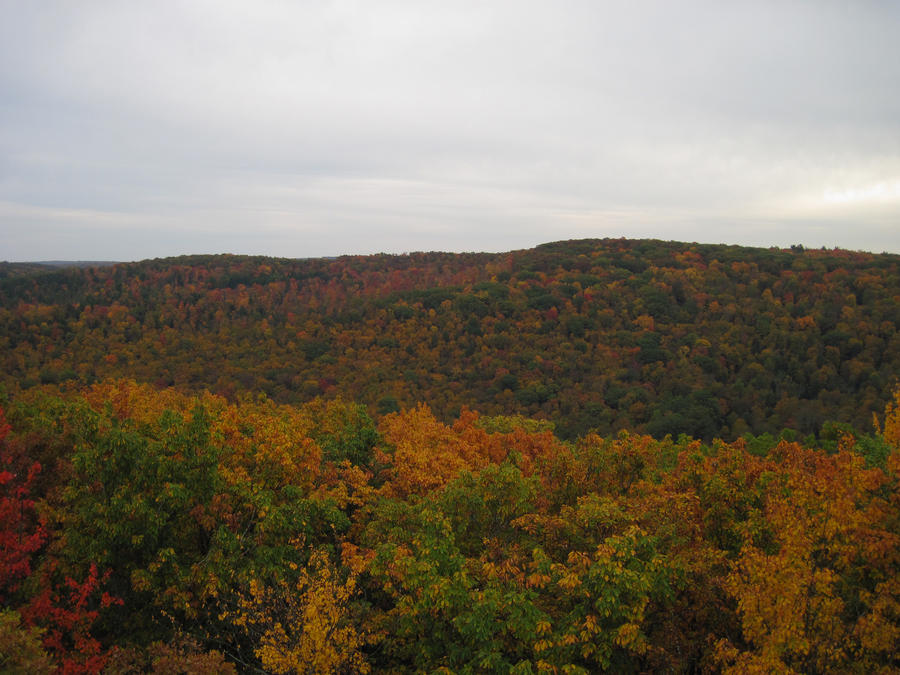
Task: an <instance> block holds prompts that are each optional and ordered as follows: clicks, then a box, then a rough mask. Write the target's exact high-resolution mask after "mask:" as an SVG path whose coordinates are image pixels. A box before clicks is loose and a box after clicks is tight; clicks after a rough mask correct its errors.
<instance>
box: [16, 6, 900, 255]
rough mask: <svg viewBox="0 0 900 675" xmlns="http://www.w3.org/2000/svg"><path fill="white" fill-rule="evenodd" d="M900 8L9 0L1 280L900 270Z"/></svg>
mask: <svg viewBox="0 0 900 675" xmlns="http://www.w3.org/2000/svg"><path fill="white" fill-rule="evenodd" d="M898 36H900V2H893V1H890V0H884V1H883V2H875V1H871V2H868V1H866V0H846V1H841V2H837V1H835V2H831V1H829V0H809V1H808V2H799V1H797V2H791V1H788V0H778V1H773V2H765V1H761V0H752V1H747V2H723V1H721V0H714V1H710V2H694V1H684V0H680V1H678V2H674V1H672V0H660V1H659V2H641V1H633V0H632V1H628V2H625V1H623V2H607V1H603V2H601V1H598V0H586V1H584V2H579V1H574V0H573V1H568V0H548V1H547V2H531V1H528V0H510V1H509V2H506V1H491V0H480V1H478V2H468V1H467V0H452V1H447V0H441V1H440V2H437V1H435V2H432V1H430V0H409V1H408V2H407V1H400V0H396V1H394V0H386V1H385V0H367V1H359V2H354V1H351V0H346V1H334V2H328V1H324V0H322V1H315V0H309V1H306V2H304V1H302V0H295V1H290V2H289V1H287V0H285V1H283V2H274V1H273V2H267V1H263V0H245V1H244V2H228V1H224V0H203V1H201V0H191V1H188V0H185V1H183V2H170V1H166V0H153V1H152V2H150V1H137V0H135V1H118V0H116V1H109V2H93V1H91V0H79V1H77V2H68V1H67V2H63V1H60V2H45V1H42V0H0V260H3V259H5V260H50V259H90V260H101V259H104V260H140V259H143V258H154V257H162V256H170V255H179V254H183V253H220V252H231V253H250V254H267V255H277V256H288V257H307V256H323V255H326V256H327V255H340V254H345V253H373V252H379V251H386V252H404V251H420V250H445V251H505V250H511V249H517V248H525V247H530V246H533V245H536V244H538V243H542V242H547V241H555V240H559V239H572V238H582V237H622V236H624V237H652V238H659V239H674V240H682V241H697V242H703V243H720V242H724V243H739V244H747V245H753V246H788V245H791V244H803V245H805V246H812V247H820V246H827V247H829V248H831V247H834V246H839V247H842V248H850V249H859V250H868V251H876V252H880V251H890V252H894V253H900V37H898Z"/></svg>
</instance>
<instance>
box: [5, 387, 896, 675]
mask: <svg viewBox="0 0 900 675" xmlns="http://www.w3.org/2000/svg"><path fill="white" fill-rule="evenodd" d="M6 418H7V420H8V424H7V423H4V424H2V425H0V597H2V600H3V607H4V609H3V610H2V611H0V670H3V671H4V672H10V671H13V672H27V673H45V672H51V671H52V669H53V668H55V667H58V668H59V672H64V673H94V672H107V673H135V672H157V673H181V672H188V673H195V672H206V673H220V672H235V671H244V672H271V673H296V672H299V673H366V672H378V673H381V672H385V673H390V672H393V673H407V672H419V673H594V672H600V671H609V672H615V673H660V672H681V673H700V672H710V673H715V672H726V673H735V674H737V673H860V674H863V673H866V674H868V673H898V672H900V653H898V644H900V575H898V570H900V489H898V487H900V486H898V480H900V392H898V394H897V395H896V397H895V399H894V402H893V403H892V404H891V405H890V407H889V408H888V410H887V412H886V415H885V416H884V417H880V418H879V422H880V427H879V429H878V433H877V434H876V435H875V436H873V437H871V438H869V439H868V440H867V441H866V442H864V443H861V442H859V441H858V440H854V439H853V437H851V436H849V435H844V436H843V437H842V438H841V439H840V440H839V443H838V444H837V447H835V448H832V449H822V448H814V447H813V448H811V447H804V446H803V445H801V444H799V443H796V442H788V441H784V440H782V441H780V442H777V443H776V444H773V445H770V446H768V447H759V446H757V447H751V446H749V445H748V444H747V443H746V442H745V441H743V440H739V441H736V442H734V443H725V442H722V441H716V442H714V443H712V444H703V443H701V442H700V441H691V440H689V439H687V438H681V439H680V440H678V441H673V440H671V438H666V439H664V440H662V441H659V440H654V439H653V438H652V437H650V436H644V435H633V434H629V433H627V432H622V433H620V434H618V435H617V436H615V437H612V438H603V437H600V436H598V435H595V434H589V435H587V436H585V437H583V438H581V439H578V440H577V441H574V442H566V441H562V440H560V439H558V438H557V437H556V436H554V435H553V434H552V433H551V432H550V431H549V430H548V429H547V428H546V427H547V424H546V423H544V422H540V421H536V420H529V419H527V418H522V417H511V416H505V417H482V416H479V415H478V414H477V413H474V412H471V411H468V410H464V411H463V412H462V414H461V415H460V416H459V418H458V419H457V420H456V421H455V422H454V423H453V424H452V425H445V424H443V423H442V422H440V421H439V420H437V419H436V418H435V416H434V415H433V414H432V412H431V411H430V410H429V409H428V408H427V406H424V405H420V406H417V407H414V408H411V409H408V410H405V411H403V412H397V413H390V414H387V415H385V416H383V417H382V418H381V419H380V421H379V422H378V423H377V424H376V423H375V422H373V420H372V419H371V418H370V417H369V416H368V415H367V414H366V412H365V410H364V409H363V407H362V406H360V405H358V404H354V403H345V402H343V401H341V400H329V401H326V400H324V399H318V400H315V401H312V402H310V403H307V404H304V405H301V406H286V405H278V404H276V403H274V402H273V401H272V400H271V399H268V398H262V399H260V398H256V399H253V398H247V399H245V400H242V401H239V402H237V403H229V402H228V401H227V400H226V399H224V398H222V397H217V396H214V395H211V394H203V395H200V396H196V397H193V396H188V395H184V394H181V393H178V392H176V391H174V390H172V389H166V390H158V389H156V388H155V387H153V386H152V385H146V384H144V385H139V384H136V383H133V382H129V381H115V382H107V383H103V384H98V385H94V386H92V387H90V388H88V389H86V390H85V391H84V392H82V393H81V394H77V395H76V394H72V393H69V394H66V395H65V396H62V397H60V396H51V395H49V394H46V393H44V392H39V391H37V390H35V389H32V390H30V391H29V392H26V393H25V394H23V395H21V396H17V397H16V399H15V400H14V401H11V402H9V403H8V404H7V407H6ZM17 668H18V669H19V670H16V669H17Z"/></svg>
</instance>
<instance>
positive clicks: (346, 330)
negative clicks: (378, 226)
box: [0, 240, 900, 440]
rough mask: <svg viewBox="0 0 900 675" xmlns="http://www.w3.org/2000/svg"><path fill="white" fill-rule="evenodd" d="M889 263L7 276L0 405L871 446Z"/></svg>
mask: <svg viewBox="0 0 900 675" xmlns="http://www.w3.org/2000/svg"><path fill="white" fill-rule="evenodd" d="M898 325H900V257H898V256H896V255H889V254H880V255H878V254H869V253H859V252H850V251H842V250H803V249H802V247H794V248H792V249H787V250H780V249H755V248H745V247H737V246H722V245H719V246H714V245H699V244H682V243H676V242H661V241H652V240H583V241H569V242H557V243H553V244H547V245H544V246H539V247H537V248H535V249H530V250H523V251H515V252H510V253H502V254H448V253H413V254H409V255H374V256H355V257H341V258H336V259H308V260H289V259H277V258H261V257H243V256H231V255H222V256H188V257H180V258H169V259H163V260H148V261H143V262H139V263H131V264H119V265H115V266H112V267H103V268H100V267H98V268H89V269H60V270H55V271H50V272H41V273H27V274H17V275H12V274H7V275H6V276H2V275H0V355H2V359H3V361H2V364H3V374H4V384H5V385H6V386H7V388H8V389H10V390H19V389H27V388H29V387H31V386H34V385H37V384H54V383H68V384H69V385H70V386H80V385H84V384H90V383H92V382H95V381H99V380H102V379H104V378H107V377H133V378H136V379H137V380H139V381H142V382H149V383H153V384H156V385H157V386H160V387H165V386H173V387H176V388H178V389H180V390H183V391H194V392H199V391H202V390H204V389H206V390H209V391H212V392H214V393H218V394H221V395H224V396H226V397H227V398H229V399H231V400H234V397H235V396H236V395H238V394H239V393H241V392H246V391H251V392H264V393H266V394H267V395H268V396H269V397H270V398H272V399H274V400H276V401H278V402H284V403H301V402H304V401H308V400H310V399H312V398H315V397H317V396H325V397H326V398H333V397H335V396H338V395H342V396H344V397H345V398H347V399H350V400H355V401H359V402H361V403H363V404H365V405H367V406H369V408H370V410H371V411H372V412H373V414H382V413H386V412H390V411H393V410H399V409H403V408H407V407H410V406H414V405H415V404H416V403H417V402H419V401H425V402H427V403H428V404H429V406H430V407H431V409H432V410H433V411H434V412H435V414H436V415H437V416H438V418H439V419H441V420H443V421H445V422H449V421H451V420H452V419H454V418H455V417H456V416H457V415H458V414H459V411H460V409H461V408H462V407H464V406H468V407H471V408H475V409H477V410H479V411H480V412H481V413H482V414H491V415H495V414H525V415H528V416H533V417H540V418H544V419H547V420H550V421H552V422H554V424H555V425H556V431H557V433H558V434H559V435H560V436H561V437H563V438H575V437H577V436H580V435H583V434H585V433H586V432H588V431H591V430H593V431H597V432H599V433H602V434H609V433H614V432H616V431H619V430H622V429H628V430H631V431H636V432H646V433H649V434H651V435H653V436H655V437H657V438H661V437H663V436H664V435H666V434H672V435H673V436H677V435H678V434H680V433H686V434H688V435H691V436H693V437H696V438H701V439H704V440H711V439H712V438H714V437H719V438H724V439H727V440H732V439H735V438H738V437H741V436H744V435H746V434H748V433H750V434H754V435H759V434H763V433H772V434H778V433H780V432H781V431H782V430H783V429H786V428H789V429H795V430H797V431H798V432H800V434H801V436H803V437H805V436H806V435H808V434H819V433H821V431H822V426H823V424H824V423H825V422H826V421H831V422H833V423H843V424H849V425H852V426H853V427H854V428H855V429H857V430H858V431H860V432H867V431H869V430H870V429H871V420H872V415H873V414H874V413H876V412H878V411H880V410H882V409H883V408H884V405H885V403H886V402H887V398H888V393H889V392H890V391H891V390H892V387H893V384H894V383H895V382H896V379H897V376H898V373H900V335H898V331H897V327H898Z"/></svg>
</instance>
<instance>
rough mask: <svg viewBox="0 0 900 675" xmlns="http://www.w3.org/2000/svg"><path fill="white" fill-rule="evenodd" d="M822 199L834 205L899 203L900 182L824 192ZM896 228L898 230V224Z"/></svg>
mask: <svg viewBox="0 0 900 675" xmlns="http://www.w3.org/2000/svg"><path fill="white" fill-rule="evenodd" d="M824 199H825V201H826V202H832V203H836V204H856V203H863V204H864V203H872V202H875V203H877V202H894V201H900V180H896V181H893V182H881V183H874V184H872V185H866V186H862V187H856V188H847V189H842V190H826V191H825V195H824ZM897 226H898V228H900V223H898V224H897Z"/></svg>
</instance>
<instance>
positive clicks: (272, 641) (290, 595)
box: [228, 551, 369, 675]
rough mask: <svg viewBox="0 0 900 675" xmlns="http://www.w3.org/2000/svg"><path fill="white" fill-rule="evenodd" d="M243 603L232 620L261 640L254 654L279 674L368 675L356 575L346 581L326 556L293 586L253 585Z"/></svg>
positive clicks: (318, 558) (319, 555)
mask: <svg viewBox="0 0 900 675" xmlns="http://www.w3.org/2000/svg"><path fill="white" fill-rule="evenodd" d="M249 586H250V588H249V593H247V594H246V595H242V596H241V597H240V598H239V611H238V612H236V613H235V614H234V615H228V618H230V620H231V622H232V624H233V625H235V626H238V627H240V628H242V629H243V630H245V631H246V632H247V634H248V635H250V636H252V637H254V638H255V640H256V645H255V648H254V653H255V654H256V656H257V658H259V660H260V661H261V662H262V665H263V668H264V669H266V670H267V671H270V672H273V673H280V674H287V673H309V674H310V675H312V674H314V673H315V674H322V675H326V674H328V673H339V672H340V673H344V672H352V673H368V672H369V665H368V664H367V663H366V662H365V660H364V656H363V654H362V653H361V651H360V648H361V647H362V646H363V645H364V644H365V643H366V642H367V635H366V634H365V633H364V632H362V631H359V630H357V628H356V626H354V624H353V622H352V620H351V617H350V599H351V598H352V596H353V595H354V593H355V591H356V575H355V573H352V572H351V574H350V575H349V576H348V577H347V579H346V580H343V579H342V575H341V574H340V573H339V572H338V570H336V569H335V568H334V566H333V565H332V563H331V561H330V560H329V559H328V556H327V555H326V554H325V553H324V552H321V551H319V552H316V553H314V554H313V555H312V557H311V558H310V561H309V564H308V565H307V566H306V567H305V568H304V569H302V570H301V571H300V576H299V578H298V579H297V581H296V583H295V584H294V585H293V586H292V587H290V586H288V584H287V583H285V582H281V583H279V584H277V585H275V586H274V587H267V586H265V585H264V584H263V583H262V582H261V581H260V580H258V579H253V580H251V582H250V585H249Z"/></svg>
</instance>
